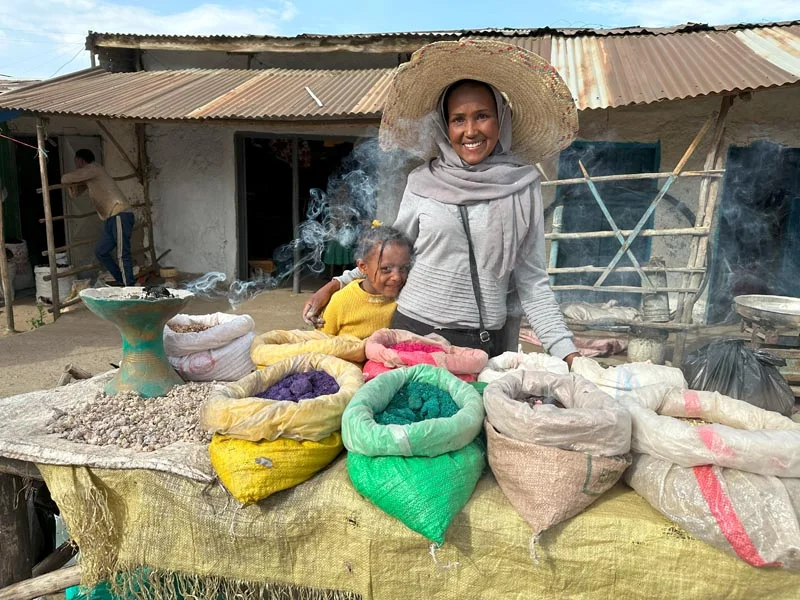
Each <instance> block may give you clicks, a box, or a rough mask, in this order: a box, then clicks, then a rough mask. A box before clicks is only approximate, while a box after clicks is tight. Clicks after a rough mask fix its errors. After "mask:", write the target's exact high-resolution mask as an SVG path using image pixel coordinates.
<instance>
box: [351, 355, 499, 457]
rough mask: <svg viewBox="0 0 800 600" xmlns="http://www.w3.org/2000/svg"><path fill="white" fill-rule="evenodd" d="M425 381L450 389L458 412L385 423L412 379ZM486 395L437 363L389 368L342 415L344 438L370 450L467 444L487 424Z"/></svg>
mask: <svg viewBox="0 0 800 600" xmlns="http://www.w3.org/2000/svg"><path fill="white" fill-rule="evenodd" d="M410 382H420V383H427V384H429V385H434V386H436V387H438V388H439V389H442V390H444V391H446V392H447V393H448V394H450V396H451V397H452V399H453V402H455V403H456V405H457V406H458V407H459V411H458V412H457V413H456V414H455V415H453V416H452V417H447V418H438V419H427V420H425V421H420V422H418V423H411V424H409V425H380V424H378V423H376V422H375V415H376V414H377V413H380V412H382V411H383V410H384V409H385V408H386V406H387V405H388V404H389V402H391V400H392V398H394V396H395V394H397V392H398V391H399V390H400V388H402V387H403V386H404V385H405V384H406V383H410ZM483 414H484V413H483V399H482V398H481V395H480V394H479V393H478V392H477V391H476V390H475V388H473V387H472V386H471V385H469V384H468V383H465V382H463V381H461V380H460V379H459V378H458V377H456V376H455V375H453V374H452V373H450V372H448V371H446V370H445V369H441V368H439V367H434V366H432V365H417V366H414V367H409V368H407V369H395V370H392V371H387V372H386V373H383V374H381V375H379V376H378V377H376V378H375V379H373V380H372V381H370V382H368V383H367V384H365V385H364V386H363V387H362V388H361V389H360V390H358V392H356V394H355V395H354V396H353V398H352V400H350V404H348V405H347V408H346V409H345V411H344V414H343V415H342V441H343V442H344V445H345V448H347V449H348V450H349V451H350V452H356V453H358V454H363V455H364V456H439V455H440V454H445V453H447V452H452V451H454V450H459V449H460V448H463V447H464V446H466V445H467V444H469V443H470V442H472V440H474V439H475V437H476V436H477V435H478V434H479V433H480V432H481V430H482V428H483Z"/></svg>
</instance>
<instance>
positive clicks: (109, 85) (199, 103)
mask: <svg viewBox="0 0 800 600" xmlns="http://www.w3.org/2000/svg"><path fill="white" fill-rule="evenodd" d="M393 72H394V69H367V70H353V71H328V70H292V69H264V70H250V71H247V70H233V69H191V70H181V71H139V72H135V73H108V72H106V71H104V70H103V69H100V68H96V69H88V70H85V71H81V72H78V73H76V74H73V75H71V76H67V77H62V78H60V79H59V80H57V81H56V80H52V81H48V82H43V83H41V84H39V85H37V86H34V87H32V88H28V89H23V90H19V91H18V92H16V93H13V94H8V95H4V96H3V97H2V99H1V100H0V106H2V107H3V108H8V109H15V110H26V111H31V112H40V113H48V114H64V115H82V116H92V117H115V118H130V119H148V120H150V119H152V120H160V119H168V120H174V119H178V120H200V119H279V120H300V119H337V118H348V117H349V118H369V117H372V118H374V117H377V116H379V114H380V112H379V111H380V107H381V106H382V102H383V97H384V96H385V93H386V90H387V87H388V85H389V82H390V81H391V76H392V73H393ZM306 88H308V90H306ZM309 90H310V92H311V93H309ZM312 93H313V95H314V96H316V97H317V98H318V99H319V100H320V102H321V103H322V106H319V105H318V104H317V102H316V100H315V99H314V98H313V97H312V95H311V94H312Z"/></svg>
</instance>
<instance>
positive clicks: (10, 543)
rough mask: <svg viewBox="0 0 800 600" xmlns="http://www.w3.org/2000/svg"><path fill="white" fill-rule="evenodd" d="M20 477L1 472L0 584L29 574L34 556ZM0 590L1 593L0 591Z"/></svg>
mask: <svg viewBox="0 0 800 600" xmlns="http://www.w3.org/2000/svg"><path fill="white" fill-rule="evenodd" d="M22 488H23V480H22V478H21V477H17V476H15V475H7V474H5V473H0V540H2V542H3V548H2V551H0V587H2V586H7V585H11V584H12V583H16V582H17V581H22V580H23V579H26V578H28V577H30V576H31V568H32V567H33V557H32V550H33V549H32V548H31V540H30V534H29V531H28V527H29V524H28V503H27V502H26V501H25V499H24V494H23V495H22V497H21V496H20V491H21V490H22ZM0 593H2V592H1V591H0Z"/></svg>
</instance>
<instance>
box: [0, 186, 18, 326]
mask: <svg viewBox="0 0 800 600" xmlns="http://www.w3.org/2000/svg"><path fill="white" fill-rule="evenodd" d="M9 275H10V273H9V269H8V261H7V260H6V232H5V228H4V227H3V199H2V198H0V285H2V287H3V303H4V304H5V308H6V332H7V333H14V331H15V329H14V301H13V300H12V298H13V297H14V282H13V281H11V277H9Z"/></svg>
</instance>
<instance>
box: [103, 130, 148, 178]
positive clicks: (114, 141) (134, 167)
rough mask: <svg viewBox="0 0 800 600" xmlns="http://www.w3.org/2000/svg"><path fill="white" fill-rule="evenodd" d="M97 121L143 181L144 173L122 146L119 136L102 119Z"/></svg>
mask: <svg viewBox="0 0 800 600" xmlns="http://www.w3.org/2000/svg"><path fill="white" fill-rule="evenodd" d="M95 123H97V126H98V127H99V128H100V129H101V130H102V132H103V133H104V134H106V137H107V138H108V139H109V141H110V142H111V143H112V144H114V147H115V148H116V149H117V151H118V152H119V153H120V155H121V156H122V158H124V159H125V162H127V163H128V164H129V165H130V166H131V169H133V170H134V171H135V172H136V174H137V176H138V177H139V181H140V182H141V181H142V173H141V172H140V171H139V169H137V168H136V165H135V164H133V161H132V160H131V158H130V156H128V153H127V152H125V148H123V147H122V144H120V143H119V142H118V141H117V138H115V137H114V136H113V135H112V133H111V132H110V131H109V130H108V128H107V127H106V126H105V125H103V122H102V121H100V120H97V121H95Z"/></svg>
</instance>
